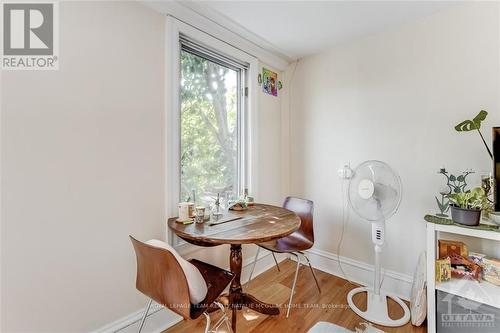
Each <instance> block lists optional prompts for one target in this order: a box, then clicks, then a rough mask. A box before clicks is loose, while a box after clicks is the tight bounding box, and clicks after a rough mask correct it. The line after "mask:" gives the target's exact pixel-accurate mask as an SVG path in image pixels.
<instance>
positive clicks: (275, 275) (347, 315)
mask: <svg viewBox="0 0 500 333" xmlns="http://www.w3.org/2000/svg"><path fill="white" fill-rule="evenodd" d="M280 268H281V272H278V270H277V269H276V267H273V268H271V269H269V270H267V271H266V272H264V273H262V274H260V275H259V276H257V277H256V278H254V279H253V281H252V282H251V283H250V288H249V290H250V292H251V293H252V294H253V295H255V296H256V297H258V298H259V299H260V300H262V301H265V302H269V303H275V304H282V305H283V307H282V309H281V313H280V315H279V316H266V315H262V314H259V313H257V312H254V311H251V310H248V309H243V310H241V311H240V312H239V316H238V333H263V332H278V333H294V332H296V333H304V332H307V330H308V329H309V328H311V327H312V326H313V325H314V324H315V323H316V322H318V321H327V322H331V323H334V324H336V325H338V326H342V327H345V328H347V329H349V330H352V331H354V328H355V327H360V323H363V322H366V321H365V320H364V319H363V318H361V317H359V316H358V315H356V314H355V313H354V312H353V311H351V310H350V309H349V308H348V306H347V301H346V297H347V293H348V292H349V290H351V289H352V288H354V287H355V286H356V285H354V284H351V283H349V282H348V281H346V280H344V279H341V278H338V277H336V276H333V275H330V274H327V273H324V272H322V271H319V270H315V272H316V274H317V277H318V280H319V283H320V286H321V294H319V293H318V289H317V288H316V285H315V283H314V279H313V277H312V275H311V272H310V271H309V269H308V267H306V266H301V268H300V271H299V278H298V281H297V287H296V294H295V296H294V299H293V303H295V305H296V306H297V307H296V308H292V310H291V311H290V317H289V318H288V319H287V318H286V317H285V315H286V308H285V306H286V305H287V304H288V297H289V295H290V288H291V285H292V282H293V276H294V273H295V262H293V261H291V260H285V261H283V262H281V263H280ZM243 287H244V289H245V286H243ZM354 302H355V303H356V305H358V306H360V307H361V306H364V308H366V301H364V300H363V295H359V296H358V299H355V300H354ZM358 302H359V303H358ZM363 303H364V304H363ZM292 306H293V304H292ZM362 309H363V308H362ZM389 312H390V314H389V315H390V316H391V317H393V318H397V317H399V316H400V315H401V314H402V310H400V308H399V307H398V306H397V305H396V304H395V303H394V302H393V301H392V300H389ZM211 316H212V323H214V322H215V321H216V320H217V318H218V317H219V313H212V315H211ZM204 325H205V319H204V318H203V316H201V317H200V318H199V319H197V320H195V321H183V322H180V323H179V324H177V325H175V326H174V327H171V328H170V329H168V330H167V331H165V332H164V333H174V332H175V333H193V332H203V330H204V327H205V326H204ZM424 325H425V323H424ZM374 326H376V327H378V328H380V329H382V330H383V331H385V332H387V333H391V332H398V333H424V332H426V331H427V330H426V328H425V326H421V327H414V326H412V325H411V324H410V323H409V324H407V325H405V326H402V327H397V328H390V327H382V326H378V325H374ZM224 328H225V327H223V326H221V328H220V330H219V332H227V331H224Z"/></svg>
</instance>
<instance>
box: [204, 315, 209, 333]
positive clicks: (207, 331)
mask: <svg viewBox="0 0 500 333" xmlns="http://www.w3.org/2000/svg"><path fill="white" fill-rule="evenodd" d="M203 314H204V315H205V320H206V322H207V324H206V325H205V333H209V332H210V315H209V314H208V313H206V312H203Z"/></svg>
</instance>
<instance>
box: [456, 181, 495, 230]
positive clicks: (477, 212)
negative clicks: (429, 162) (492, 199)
mask: <svg viewBox="0 0 500 333" xmlns="http://www.w3.org/2000/svg"><path fill="white" fill-rule="evenodd" d="M448 199H449V200H450V202H451V204H450V209H451V219H452V220H453V222H455V223H459V224H464V225H469V226H476V225H479V221H480V220H481V211H483V210H488V209H490V204H489V202H488V197H487V196H486V193H485V192H484V189H482V188H481V187H476V188H473V189H472V190H470V191H467V192H461V193H450V194H448Z"/></svg>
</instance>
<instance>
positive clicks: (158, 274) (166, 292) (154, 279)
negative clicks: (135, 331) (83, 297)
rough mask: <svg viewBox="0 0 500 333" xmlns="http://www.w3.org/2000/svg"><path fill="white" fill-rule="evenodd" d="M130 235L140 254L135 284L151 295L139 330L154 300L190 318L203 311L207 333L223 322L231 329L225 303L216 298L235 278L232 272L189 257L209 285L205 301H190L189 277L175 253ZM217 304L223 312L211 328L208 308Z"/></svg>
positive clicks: (212, 307)
mask: <svg viewBox="0 0 500 333" xmlns="http://www.w3.org/2000/svg"><path fill="white" fill-rule="evenodd" d="M130 239H131V240H132V244H133V246H134V250H135V254H136V258H137V279H136V288H137V289H138V290H139V291H140V292H142V293H143V294H144V295H146V296H148V297H149V301H148V304H147V306H146V309H145V311H144V314H143V317H142V320H141V323H140V326H139V333H140V332H141V330H142V327H143V326H144V322H145V320H146V317H147V314H148V312H149V308H150V307H151V303H152V301H153V300H154V301H155V302H157V303H158V304H161V305H163V306H165V307H167V308H169V309H170V310H172V311H173V312H175V313H177V314H179V315H180V316H182V317H183V318H184V319H187V320H192V319H196V318H198V317H199V316H201V315H202V314H203V315H204V316H205V318H206V326H205V333H207V332H215V330H216V329H217V328H218V327H219V326H220V325H222V323H223V322H225V323H226V326H227V328H228V330H229V331H230V332H231V327H230V325H229V321H228V316H227V315H226V312H225V309H224V306H223V305H222V304H221V303H219V302H217V298H218V297H219V296H220V294H221V293H222V292H223V291H224V289H225V288H226V287H227V286H228V284H229V283H230V282H231V281H232V280H233V278H234V274H233V273H231V272H228V271H226V270H223V269H221V268H219V267H216V266H212V265H209V264H206V263H204V262H201V261H198V260H196V259H191V260H189V262H190V263H191V264H193V265H194V266H196V268H198V270H199V271H200V273H201V275H202V277H203V279H204V280H205V282H206V284H207V289H208V292H207V295H206V297H205V299H204V300H203V301H202V302H200V303H199V304H191V302H190V295H189V287H188V281H187V279H186V275H185V274H184V271H183V270H182V268H181V265H180V264H179V262H178V261H177V259H176V258H175V256H174V255H173V254H172V253H171V252H170V251H168V250H166V249H163V248H159V247H155V246H152V245H148V244H146V243H143V242H140V241H138V240H136V239H135V238H133V237H132V236H130ZM217 308H218V309H220V310H221V311H222V312H223V316H222V317H221V318H220V319H219V321H217V323H215V325H214V327H213V328H212V329H210V315H209V314H208V312H212V311H213V310H214V309H217Z"/></svg>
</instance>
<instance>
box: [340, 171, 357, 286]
mask: <svg viewBox="0 0 500 333" xmlns="http://www.w3.org/2000/svg"><path fill="white" fill-rule="evenodd" d="M346 182H347V179H343V180H342V186H341V196H342V230H341V232H340V239H339V242H338V243H337V262H338V264H339V269H340V271H341V272H342V275H343V276H344V279H345V280H347V281H348V282H349V283H351V284H354V282H352V281H351V280H350V279H349V278H348V277H347V274H346V273H345V271H344V269H343V268H342V262H341V260H340V250H341V249H342V242H343V241H344V232H345V227H346V224H347V222H349V209H346V200H345V198H346V193H345V183H346ZM346 210H347V212H346Z"/></svg>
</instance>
